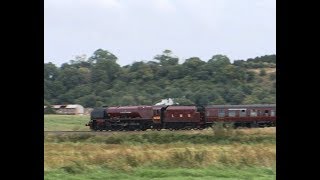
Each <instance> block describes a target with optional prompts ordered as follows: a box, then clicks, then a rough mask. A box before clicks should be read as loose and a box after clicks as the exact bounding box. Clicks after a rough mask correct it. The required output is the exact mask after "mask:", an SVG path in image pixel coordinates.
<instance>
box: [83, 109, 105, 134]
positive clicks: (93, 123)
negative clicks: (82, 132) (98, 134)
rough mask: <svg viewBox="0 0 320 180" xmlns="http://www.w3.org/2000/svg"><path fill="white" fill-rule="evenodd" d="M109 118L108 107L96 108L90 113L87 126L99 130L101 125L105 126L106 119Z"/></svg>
mask: <svg viewBox="0 0 320 180" xmlns="http://www.w3.org/2000/svg"><path fill="white" fill-rule="evenodd" d="M107 118H108V114H107V112H106V108H95V109H93V111H92V112H91V114H90V121H89V123H88V124H86V126H89V127H90V129H92V130H97V129H98V128H99V126H104V125H103V124H104V119H107Z"/></svg>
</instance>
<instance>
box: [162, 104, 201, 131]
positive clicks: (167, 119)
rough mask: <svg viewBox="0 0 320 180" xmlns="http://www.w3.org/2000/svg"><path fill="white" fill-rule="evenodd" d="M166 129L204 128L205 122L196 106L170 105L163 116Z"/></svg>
mask: <svg viewBox="0 0 320 180" xmlns="http://www.w3.org/2000/svg"><path fill="white" fill-rule="evenodd" d="M162 117H163V118H162V124H163V128H164V129H191V128H193V129H195V128H198V129H203V128H204V125H205V122H204V118H202V117H203V116H202V115H201V112H199V111H198V108H197V107H196V106H169V107H167V108H165V109H164V111H163V116H162Z"/></svg>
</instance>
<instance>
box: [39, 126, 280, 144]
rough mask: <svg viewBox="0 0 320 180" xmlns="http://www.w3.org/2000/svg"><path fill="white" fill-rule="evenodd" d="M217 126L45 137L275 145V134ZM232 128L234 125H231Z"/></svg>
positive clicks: (112, 141) (50, 137)
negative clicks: (187, 130) (202, 129)
mask: <svg viewBox="0 0 320 180" xmlns="http://www.w3.org/2000/svg"><path fill="white" fill-rule="evenodd" d="M221 126H223V125H219V124H217V125H216V126H214V127H213V128H212V129H213V130H212V132H210V131H209V132H207V133H203V134H201V133H196V134H186V133H181V132H178V131H173V132H146V133H143V134H131V133H128V134H122V133H121V134H116V133H114V134H107V135H106V134H101V135H96V134H56V135H54V134H49V135H46V136H45V142H86V143H105V144H168V143H187V144H188V143H191V144H230V143H237V142H241V143H246V144H255V143H261V142H266V143H274V142H275V134H270V135H266V134H259V133H258V134H251V135H248V134H244V133H242V132H241V131H240V130H237V129H231V128H224V127H221ZM230 126H232V125H230Z"/></svg>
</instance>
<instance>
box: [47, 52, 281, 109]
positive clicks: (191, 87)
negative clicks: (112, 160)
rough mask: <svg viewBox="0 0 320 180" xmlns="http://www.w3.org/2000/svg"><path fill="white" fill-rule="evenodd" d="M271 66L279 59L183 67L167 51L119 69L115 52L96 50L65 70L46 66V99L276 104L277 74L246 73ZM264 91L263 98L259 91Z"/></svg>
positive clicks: (192, 62)
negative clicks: (168, 100) (166, 99)
mask: <svg viewBox="0 0 320 180" xmlns="http://www.w3.org/2000/svg"><path fill="white" fill-rule="evenodd" d="M270 63H274V64H275V63H276V60H275V55H266V56H262V57H256V58H254V59H252V58H251V59H248V60H247V61H244V60H239V61H235V62H234V63H233V64H231V63H230V59H229V58H228V57H227V56H225V55H214V56H212V58H211V59H209V60H208V61H207V62H206V61H204V60H201V59H200V58H199V57H190V58H187V59H186V60H185V61H184V62H183V63H182V64H179V58H178V57H176V56H175V55H173V53H172V51H170V50H165V51H163V52H162V54H160V55H156V56H155V57H154V61H147V62H146V61H136V62H134V63H132V64H130V65H127V66H123V67H120V65H119V64H118V63H117V57H116V56H115V55H114V54H112V53H110V52H109V51H106V50H102V49H98V50H96V51H95V52H94V53H93V55H92V56H91V57H89V58H88V59H87V58H86V57H85V56H79V57H76V58H75V60H71V61H70V62H69V63H64V64H62V66H61V67H56V66H55V65H54V64H52V63H45V64H44V98H45V99H46V101H47V102H46V103H50V104H70V103H79V104H81V105H83V106H84V107H96V106H101V105H109V106H113V105H139V104H145V105H152V104H154V103H157V102H159V101H160V100H161V99H164V98H175V99H176V100H177V101H178V103H179V104H185V105H187V104H196V105H207V104H243V103H251V102H255V103H263V102H269V103H275V85H274V84H275V80H276V77H275V73H274V75H273V74H270V75H269V74H267V73H266V72H263V71H262V73H263V75H268V78H262V77H261V76H259V73H258V74H257V73H256V72H253V71H250V70H249V69H247V68H258V67H269V65H270ZM265 73H266V74H265ZM260 74H261V73H260ZM270 81H271V82H272V83H270ZM261 88H263V90H264V92H263V94H262V93H260V94H259V92H257V91H259V90H258V89H261Z"/></svg>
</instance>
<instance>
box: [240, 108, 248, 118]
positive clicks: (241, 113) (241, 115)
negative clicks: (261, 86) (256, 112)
mask: <svg viewBox="0 0 320 180" xmlns="http://www.w3.org/2000/svg"><path fill="white" fill-rule="evenodd" d="M246 115H247V113H246V110H244V109H243V110H240V117H245V116H246Z"/></svg>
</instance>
